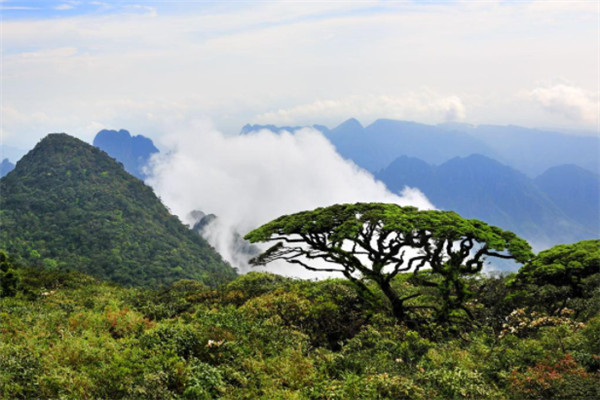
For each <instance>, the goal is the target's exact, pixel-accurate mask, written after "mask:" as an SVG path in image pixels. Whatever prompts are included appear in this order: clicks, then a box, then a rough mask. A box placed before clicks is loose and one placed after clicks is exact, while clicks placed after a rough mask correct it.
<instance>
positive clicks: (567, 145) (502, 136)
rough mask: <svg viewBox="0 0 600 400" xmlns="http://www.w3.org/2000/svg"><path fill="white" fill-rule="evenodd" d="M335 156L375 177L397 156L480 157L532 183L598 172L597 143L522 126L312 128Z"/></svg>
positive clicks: (381, 122) (351, 123)
mask: <svg viewBox="0 0 600 400" xmlns="http://www.w3.org/2000/svg"><path fill="white" fill-rule="evenodd" d="M312 127H313V128H315V129H317V130H319V131H321V132H322V133H323V134H324V135H325V136H327V138H328V139H329V140H330V141H331V142H332V143H333V145H334V146H335V147H336V149H337V151H338V153H339V154H340V155H341V156H342V157H344V158H346V159H349V160H352V161H353V162H354V163H356V164H357V165H358V166H360V167H362V168H364V169H366V170H368V171H371V172H374V173H375V172H378V171H380V170H381V169H383V168H386V167H387V166H388V165H389V164H390V163H391V162H392V161H393V160H395V159H396V158H397V157H400V156H403V155H405V156H409V157H417V158H419V159H421V160H423V161H425V162H427V163H430V164H434V165H439V164H441V163H444V162H446V161H448V160H450V159H452V158H454V157H465V156H468V155H470V154H482V155H485V156H487V157H490V158H493V159H495V160H498V161H500V162H502V163H503V164H506V165H508V166H510V167H512V168H515V169H517V170H519V171H521V172H524V173H525V174H527V175H528V176H530V177H535V176H537V175H539V174H541V173H542V172H544V171H545V170H546V169H548V168H550V167H554V166H556V165H560V164H575V165H578V166H579V167H581V168H585V169H587V170H589V171H592V172H596V173H598V172H600V138H598V137H594V136H581V135H575V134H564V133H559V132H552V131H544V130H539V129H530V128H524V127H520V126H514V125H507V126H499V125H480V126H474V125H470V124H465V123H446V124H439V125H436V126H434V125H426V124H420V123H416V122H408V121H398V120H391V119H378V120H376V121H375V122H373V123H372V124H371V125H368V126H366V127H363V126H362V125H361V124H360V122H358V121H357V120H356V119H354V118H351V119H349V120H347V121H345V122H343V123H342V124H340V125H339V126H337V127H335V128H333V129H327V128H326V127H323V126H319V125H313V126H312ZM300 128H302V127H298V126H296V127H277V126H274V125H246V126H244V127H243V128H242V134H246V133H249V132H252V131H257V130H260V129H268V130H271V131H273V132H281V131H283V130H286V131H289V132H292V133H293V132H295V131H297V130H298V129H300Z"/></svg>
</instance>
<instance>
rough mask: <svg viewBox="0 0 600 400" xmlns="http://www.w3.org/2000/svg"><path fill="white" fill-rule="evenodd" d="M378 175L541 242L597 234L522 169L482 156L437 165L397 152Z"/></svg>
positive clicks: (391, 185)
mask: <svg viewBox="0 0 600 400" xmlns="http://www.w3.org/2000/svg"><path fill="white" fill-rule="evenodd" d="M376 178H377V179H379V180H381V181H383V182H384V183H385V184H386V185H387V187H388V188H389V189H390V190H391V191H394V192H397V191H399V190H401V189H402V188H404V186H411V187H418V188H419V189H421V190H422V191H423V193H424V194H425V195H426V196H427V197H428V198H429V200H431V202H432V203H433V204H434V205H435V206H436V207H438V208H441V209H446V210H453V211H456V212H458V213H459V214H460V215H462V216H463V217H467V218H478V219H481V220H484V221H486V222H488V223H490V224H492V225H497V226H500V227H502V228H504V229H509V230H512V231H514V232H515V233H517V234H519V235H521V236H523V237H524V238H526V239H528V240H530V241H532V242H533V243H536V244H540V245H549V244H556V243H567V242H569V243H570V242H574V241H577V240H583V239H589V238H594V237H598V235H599V231H598V229H596V230H593V229H591V228H589V227H587V226H586V225H584V224H581V223H579V222H578V221H577V220H575V219H574V218H571V217H570V216H569V215H568V214H567V213H566V212H565V211H563V209H562V208H561V207H560V206H559V205H557V204H556V203H555V202H554V201H553V200H552V199H551V197H549V196H548V195H547V194H546V193H545V192H544V191H543V190H541V189H540V188H539V187H538V186H537V185H536V182H535V181H534V180H533V179H531V178H529V177H527V176H526V175H525V174H523V173H521V172H519V171H517V170H515V169H513V168H511V167H508V166H506V165H503V164H501V163H499V162H498V161H495V160H493V159H491V158H488V157H485V156H482V155H470V156H468V157H462V158H461V157H456V158H453V159H451V160H449V161H447V162H445V163H443V164H441V165H439V166H433V165H429V164H428V163H426V162H424V161H422V160H419V159H415V158H411V157H406V156H403V157H399V158H397V159H396V160H395V161H394V162H392V163H391V164H390V165H389V166H388V167H387V168H385V169H384V170H382V171H380V172H379V173H378V174H377V175H376Z"/></svg>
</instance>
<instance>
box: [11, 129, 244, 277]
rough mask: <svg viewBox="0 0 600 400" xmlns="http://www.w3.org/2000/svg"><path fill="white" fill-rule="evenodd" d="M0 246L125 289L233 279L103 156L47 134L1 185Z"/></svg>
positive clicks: (38, 262) (48, 265)
mask: <svg viewBox="0 0 600 400" xmlns="http://www.w3.org/2000/svg"><path fill="white" fill-rule="evenodd" d="M0 191H1V193H2V196H1V199H0V216H1V220H0V239H1V243H2V247H3V248H5V249H6V250H8V251H9V253H10V254H12V255H13V256H16V257H17V259H18V260H21V261H22V262H26V263H28V264H33V265H36V266H38V267H46V268H51V269H59V270H67V269H70V270H78V271H81V272H85V273H89V274H91V275H93V276H96V277H98V278H101V279H107V280H111V281H114V282H118V283H121V284H125V285H147V286H158V285H161V284H167V283H170V282H173V281H176V280H179V279H196V280H199V281H201V282H203V283H205V284H209V285H212V284H216V283H219V282H223V281H226V280H229V279H230V278H233V277H234V276H235V272H234V270H233V268H231V267H230V266H229V265H228V264H226V263H225V262H224V261H223V260H222V259H221V257H220V256H219V255H218V254H217V253H216V252H215V251H214V250H213V249H212V248H211V247H210V246H209V245H208V243H207V242H206V241H205V240H204V239H202V238H201V237H200V236H199V235H197V234H195V233H194V232H192V231H191V230H190V229H188V228H187V227H185V226H184V225H183V224H182V223H181V222H180V221H179V219H178V218H177V217H175V216H173V215H171V214H170V213H169V211H168V210H167V208H166V207H165V206H164V205H163V204H162V203H161V202H160V200H159V199H158V198H157V197H156V195H155V194H154V192H153V191H152V189H151V188H150V187H148V186H146V185H145V184H144V183H143V182H142V181H141V180H139V179H137V178H135V177H133V176H131V175H130V174H128V173H127V172H126V171H125V170H124V169H123V166H122V165H121V164H119V163H118V162H116V161H115V160H114V159H112V158H110V157H109V156H108V155H107V154H106V153H104V152H103V151H101V150H99V149H97V148H96V147H93V146H91V145H89V144H86V143H84V142H82V141H80V140H78V139H76V138H73V137H71V136H68V135H66V134H51V135H48V136H47V137H46V138H44V139H43V140H42V141H40V142H39V143H38V144H37V145H36V146H35V148H34V149H33V150H31V151H30V152H29V153H28V154H27V155H25V156H24V157H23V158H22V159H21V160H20V161H19V162H18V163H17V166H16V168H15V169H14V170H13V171H12V172H11V173H10V174H9V175H8V176H6V177H4V178H2V180H0Z"/></svg>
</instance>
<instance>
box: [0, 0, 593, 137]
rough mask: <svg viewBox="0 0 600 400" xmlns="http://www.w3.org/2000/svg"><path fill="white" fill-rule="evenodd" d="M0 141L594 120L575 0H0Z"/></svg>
mask: <svg viewBox="0 0 600 400" xmlns="http://www.w3.org/2000/svg"><path fill="white" fill-rule="evenodd" d="M0 7H1V8H2V10H1V13H2V62H3V65H2V67H3V75H2V99H1V104H0V105H1V107H2V117H3V118H2V141H3V142H4V143H5V144H9V145H13V146H17V147H29V146H31V145H32V144H34V143H35V142H36V141H37V140H39V139H40V138H41V137H43V136H44V135H45V134H47V133H48V132H55V131H64V132H68V133H72V134H74V135H76V136H79V137H81V138H83V139H85V140H88V141H89V140H91V138H92V137H93V135H94V134H95V133H96V132H97V131H98V130H100V129H102V128H113V129H117V128H125V129H129V130H130V131H132V132H133V133H141V134H146V135H148V136H151V137H154V138H156V137H160V136H161V135H163V134H164V133H166V132H168V131H172V130H176V129H187V128H189V127H190V126H193V125H194V124H195V123H196V122H197V121H199V120H210V121H212V123H213V124H214V125H215V126H216V127H217V128H218V129H220V130H222V131H225V132H227V133H229V134H236V133H237V132H239V129H240V128H241V126H242V125H244V124H245V123H247V122H254V123H273V124H293V125H302V124H313V123H318V124H325V125H328V126H334V125H337V124H339V123H341V122H343V121H344V120H345V119H347V118H350V117H356V118H358V119H359V120H360V121H361V122H363V123H364V124H368V123H370V122H372V121H373V120H375V119H377V118H396V119H407V120H414V121H418V122H424V123H440V122H447V121H458V122H461V121H463V122H471V123H476V124H482V123H495V124H519V125H524V126H532V127H552V128H556V129H565V130H567V129H573V130H580V131H581V130H584V131H590V132H597V130H598V107H599V104H600V103H599V99H598V87H599V86H598V85H599V81H598V70H599V69H600V66H599V64H598V51H599V50H598V49H599V44H598V33H599V32H598V26H599V21H600V20H599V8H598V7H599V4H598V2H597V1H595V0H589V1H585V0H582V1H577V0H572V1H568V2H566V1H553V0H533V1H496V0H489V1H467V0H463V1H452V2H447V1H354V2H347V1H346V2H344V1H314V2H310V1H308V2H299V1H268V2H249V1H221V2H203V1H185V2H184V1H143V2H135V1H10V0H9V1H0Z"/></svg>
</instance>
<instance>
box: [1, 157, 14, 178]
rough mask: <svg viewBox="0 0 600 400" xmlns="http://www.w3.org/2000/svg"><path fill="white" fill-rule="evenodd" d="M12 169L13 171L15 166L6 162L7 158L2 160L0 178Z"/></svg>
mask: <svg viewBox="0 0 600 400" xmlns="http://www.w3.org/2000/svg"><path fill="white" fill-rule="evenodd" d="M13 169H15V164H13V163H11V162H10V161H8V158H5V159H4V160H2V162H1V163H0V178H2V177H3V176H5V175H6V174H8V173H9V172H10V171H12V170H13Z"/></svg>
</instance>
